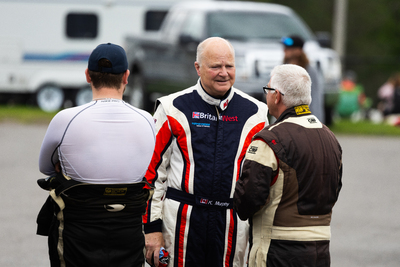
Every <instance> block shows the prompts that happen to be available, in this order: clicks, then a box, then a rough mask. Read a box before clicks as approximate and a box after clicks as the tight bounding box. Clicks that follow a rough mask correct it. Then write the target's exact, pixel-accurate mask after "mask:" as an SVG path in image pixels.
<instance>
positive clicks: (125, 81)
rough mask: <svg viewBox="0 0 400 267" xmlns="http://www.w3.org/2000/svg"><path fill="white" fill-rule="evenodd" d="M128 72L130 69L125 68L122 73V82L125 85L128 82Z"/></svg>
mask: <svg viewBox="0 0 400 267" xmlns="http://www.w3.org/2000/svg"><path fill="white" fill-rule="evenodd" d="M130 73H131V72H130V70H126V71H125V73H124V75H123V76H122V83H123V84H124V85H127V84H128V77H129V74H130Z"/></svg>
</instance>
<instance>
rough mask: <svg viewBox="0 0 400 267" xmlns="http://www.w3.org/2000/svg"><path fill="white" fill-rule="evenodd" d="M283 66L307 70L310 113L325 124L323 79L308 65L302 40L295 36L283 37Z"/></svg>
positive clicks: (317, 71) (318, 72) (318, 71)
mask: <svg viewBox="0 0 400 267" xmlns="http://www.w3.org/2000/svg"><path fill="white" fill-rule="evenodd" d="M282 43H283V46H284V53H285V56H284V59H283V63H284V64H295V65H299V66H300V67H303V68H304V69H306V70H307V72H308V74H309V75H310V77H311V81H312V84H311V99H312V101H311V104H310V109H311V112H312V113H313V114H314V115H315V116H316V117H317V118H318V119H319V120H320V121H321V122H322V123H325V110H324V85H323V84H324V82H323V80H324V78H323V76H322V74H321V71H320V70H319V69H316V68H314V67H313V66H311V65H310V61H309V59H308V57H307V55H306V54H305V53H304V50H303V46H304V40H303V39H302V38H301V37H300V36H297V35H292V36H289V37H283V38H282Z"/></svg>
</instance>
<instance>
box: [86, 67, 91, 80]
mask: <svg viewBox="0 0 400 267" xmlns="http://www.w3.org/2000/svg"><path fill="white" fill-rule="evenodd" d="M85 76H86V81H87V82H88V83H91V82H92V79H91V78H90V76H89V69H86V70H85Z"/></svg>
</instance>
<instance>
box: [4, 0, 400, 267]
mask: <svg viewBox="0 0 400 267" xmlns="http://www.w3.org/2000/svg"><path fill="white" fill-rule="evenodd" d="M182 1H184V0H182ZM187 1H189V0H187ZM254 1H257V0H254ZM117 2H118V3H123V4H124V5H127V6H129V8H127V7H125V8H121V9H118V10H117V9H116V10H115V13H114V14H112V15H107V16H105V17H104V16H103V17H101V19H100V20H98V21H97V20H96V19H95V18H93V17H92V16H91V13H90V12H89V13H88V11H91V10H93V8H92V7H93V6H95V5H96V6H100V5H101V6H103V7H106V9H107V8H110V9H112V8H111V7H113V6H114V4H115V3H117ZM176 2H180V1H179V0H171V1H169V0H154V1H153V0H151V1H148V0H104V1H101V0H68V1H67V0H0V22H1V23H0V84H7V83H8V84H10V87H9V88H6V87H4V86H3V87H1V88H2V89H1V90H0V148H1V153H0V201H1V203H2V205H1V208H0V266H5V267H14V266H16V267H20V266H33V267H36V266H38V267H39V266H48V259H47V244H46V239H45V238H44V237H40V236H37V235H35V230H36V229H35V228H36V224H35V220H36V215H37V212H38V211H39V209H40V207H41V205H42V203H43V202H44V200H45V198H46V197H47V192H45V191H43V190H41V189H40V188H39V187H38V186H37V185H36V180H37V179H39V178H43V175H42V174H41V173H40V172H39V170H38V165H37V164H38V154H39V149H40V145H41V141H42V140H43V137H44V134H45V132H46V129H47V125H48V123H49V122H50V120H51V118H52V117H53V116H54V115H55V114H56V112H57V111H58V108H56V109H54V106H53V107H50V109H53V110H51V111H49V110H48V111H43V109H40V108H39V107H38V99H37V96H38V94H37V92H31V93H27V92H24V91H22V90H20V91H18V90H15V91H12V90H14V89H15V88H14V87H13V86H15V85H16V83H17V82H21V83H22V84H24V83H25V84H26V81H27V79H28V78H26V79H25V78H23V79H19V78H18V76H16V75H10V73H11V72H12V71H15V72H16V73H17V72H21V71H25V67H24V68H22V67H20V66H19V65H18V64H19V62H22V61H23V60H25V61H28V62H29V64H30V65H29V66H28V67H27V69H30V70H32V69H33V70H40V69H41V67H42V66H43V65H42V64H41V63H39V62H38V59H39V60H43V59H46V60H49V61H53V62H56V61H57V60H68V62H69V63H68V64H69V65H70V67H71V66H74V67H75V66H78V70H77V68H69V67H61V68H59V69H57V68H53V69H51V71H47V73H46V75H48V76H50V77H55V75H56V72H57V71H59V72H57V73H61V74H62V77H64V81H65V82H71V80H72V79H73V78H74V79H75V77H78V78H77V79H78V80H79V79H80V81H79V84H78V83H77V84H78V85H77V86H78V87H77V88H79V90H75V91H73V90H71V89H70V88H67V89H66V91H65V93H66V96H68V98H67V100H68V101H66V100H65V99H62V103H61V104H60V108H67V107H70V106H74V105H77V104H79V103H82V102H80V101H83V102H84V101H87V99H88V98H89V100H90V97H91V96H90V95H89V96H88V95H87V94H86V93H87V92H88V91H87V89H88V88H87V87H85V85H86V84H85V81H84V69H85V68H86V66H87V57H88V55H89V53H90V51H91V50H92V49H93V48H94V47H95V46H96V45H97V44H99V43H101V42H105V41H106V39H107V38H106V36H104V35H103V34H102V33H101V31H103V30H106V31H107V32H108V34H117V33H118V31H116V30H115V29H121V28H122V27H126V24H128V25H131V30H132V31H133V32H135V34H143V33H144V32H145V31H146V32H151V33H154V32H156V31H157V30H158V28H159V27H160V25H161V23H162V21H163V19H164V18H165V15H166V14H167V12H168V10H169V8H170V7H171V5H172V4H173V3H176ZM242 2H246V1H242ZM258 2H264V3H276V4H281V5H284V6H288V7H290V8H292V9H293V10H294V11H295V12H296V13H297V14H298V15H299V16H300V17H301V18H302V19H303V20H304V21H305V22H306V24H308V26H309V27H310V29H311V30H312V32H313V33H314V34H315V35H316V36H317V37H318V38H319V40H320V41H323V40H325V42H323V44H324V45H325V46H327V47H331V48H333V49H334V50H335V51H336V53H337V54H338V55H339V57H340V59H341V74H342V75H341V76H342V79H341V81H340V82H341V88H340V91H341V92H342V93H343V95H344V96H346V95H347V97H345V99H352V101H353V100H354V99H355V102H356V104H355V105H353V104H354V101H353V102H352V103H350V102H345V104H344V105H343V106H342V107H343V109H339V107H337V108H336V109H335V111H334V112H335V114H334V121H333V123H332V124H331V125H330V126H329V127H330V128H331V129H332V131H333V132H334V133H335V134H336V135H337V136H338V139H339V141H340V143H341V144H342V147H343V151H344V153H343V162H344V174H343V189H342V192H341V196H340V197H339V201H338V203H337V205H336V206H335V208H334V214H333V218H332V242H331V253H332V266H334V267H339V266H340V267H342V266H345V267H347V266H348V267H352V266H363V267H365V266H371V267H372V266H399V262H400V253H399V251H400V242H398V240H399V238H400V236H399V235H400V231H399V225H400V213H399V207H398V203H399V201H400V194H398V192H397V188H398V186H399V181H400V180H399V179H398V174H399V172H400V166H399V164H398V161H399V153H398V151H399V148H400V138H398V137H399V136H400V127H394V125H400V120H399V119H398V115H397V114H399V113H400V110H397V111H396V109H393V107H394V104H393V99H394V98H395V92H396V90H394V85H395V84H396V83H397V81H396V79H397V78H396V73H399V72H400V26H399V25H400V1H399V0H379V1H374V0H367V1H362V0H325V1H320V0H302V1H299V0H276V1H268V0H265V1H258ZM27 3H30V4H32V3H37V4H40V5H41V6H40V7H38V8H31V7H30V6H28V4H27ZM87 3H90V5H92V7H91V8H90V9H89V7H90V6H88V5H86V4H87ZM55 4H57V5H61V6H62V5H64V6H62V7H61V8H59V9H57V11H53V12H51V13H50V14H52V15H53V16H52V17H54V18H58V21H59V23H67V22H71V25H69V26H71V27H72V28H71V29H72V31H66V29H64V28H57V27H56V26H57V25H58V24H57V25H56V24H55V23H52V22H51V20H50V19H47V17H45V13H44V12H43V10H44V9H42V8H45V6H52V5H55ZM67 5H68V10H69V11H68V12H71V13H72V16H68V14H69V13H68V12H67V11H66V6H67ZM71 5H73V7H71ZM132 5H133V7H132ZM11 6H14V7H13V8H14V9H8V8H11ZM115 6H118V5H115ZM143 6H149V7H150V8H151V12H150V13H147V15H149V16H144V14H146V12H144V11H143V9H141V7H143ZM15 7H17V8H15ZM10 10H13V11H10ZM97 10H98V12H102V11H101V10H102V9H101V8H100V7H99V8H98V9H97ZM132 10H135V11H134V12H139V13H132V12H133V11H132ZM82 13H83V14H85V16H86V15H89V16H88V17H89V20H90V21H91V23H103V24H101V25H103V26H101V27H100V28H99V32H97V30H96V31H95V33H94V34H95V35H92V36H91V35H85V34H86V32H85V31H80V30H82V27H80V26H79V25H81V24H79V23H78V24H74V22H75V21H76V19H78V20H79V19H81V17H80V16H79V15H80V14H82ZM76 15H78V16H76ZM67 17H68V18H69V19H70V20H69V19H64V18H67ZM149 17H150V18H151V20H148V21H147V20H146V18H149ZM49 18H50V17H49ZM117 18H119V19H117ZM122 18H123V19H122ZM30 21H32V22H34V23H30ZM104 23H105V24H104ZM89 24H90V23H89ZM89 24H87V23H85V25H89ZM35 25H36V26H35ZM59 25H64V24H59ZM104 25H106V26H104ZM107 25H108V26H107ZM111 25H114V26H115V25H117V26H116V27H117V28H115V27H111ZM89 26H90V25H89ZM118 27H120V28H118ZM22 29H24V34H26V35H27V36H28V37H29V38H27V39H28V40H29V39H30V40H32V41H34V42H33V44H32V45H23V44H22V43H19V42H18V41H16V39H13V38H12V37H10V36H14V37H15V36H18V35H21V31H22ZM86 30H91V28H90V27H88V29H86ZM58 35H59V36H63V37H60V39H59V40H64V41H65V38H69V39H71V40H69V45H82V46H84V51H85V53H81V54H77V53H73V52H76V51H74V50H73V49H72V46H71V47H67V48H68V49H67V50H66V51H69V52H70V53H61V52H59V51H57V48H59V47H61V46H62V43H52V40H53V38H54V37H56V36H58ZM65 36H67V37H65ZM68 36H69V37H68ZM94 36H97V37H94ZM124 37H125V36H114V37H113V38H115V39H114V40H116V41H115V42H116V43H121V44H122V43H124ZM80 38H83V39H86V40H90V42H83V41H82V40H80ZM60 42H61V41H60ZM33 47H42V52H43V53H41V54H39V55H38V54H36V55H33V54H30V55H29V53H28V55H25V57H22V56H21V55H20V54H19V53H20V52H21V51H22V50H27V51H29V50H31V51H32V49H33ZM43 47H46V48H45V49H44V51H43ZM47 52H52V55H53V56H52V57H48V53H47ZM191 60H193V61H194V58H191ZM193 69H194V68H193ZM70 70H71V72H68V71H70ZM31 76H32V75H30V76H29V75H28V76H26V77H30V78H32V77H31ZM33 76H35V75H33ZM37 76H39V75H37ZM40 76H41V77H44V76H45V75H40ZM399 79H400V78H399ZM82 80H83V82H82ZM388 81H389V83H387V82H388ZM193 83H194V82H193ZM49 85H51V86H47V87H44V88H45V89H46V90H43V92H44V94H43V95H42V100H44V101H45V100H46V99H47V97H48V95H49V94H48V93H50V95H51V94H54V93H55V98H54V95H53V97H52V99H53V100H54V99H56V100H57V99H58V97H59V96H60V94H59V91H58V90H57V87H56V86H54V84H49ZM383 85H386V86H383ZM387 85H393V86H387ZM382 86H383V87H382ZM397 86H398V87H399V88H400V82H398V84H397ZM4 88H5V89H9V90H5V89H4ZM382 88H383V89H382ZM3 89H4V90H3ZM41 89H43V87H42V88H41ZM81 89H82V90H81ZM380 89H382V90H381V93H379V91H380ZM260 90H261V88H260ZM5 91H7V92H5ZM78 92H81V94H78ZM378 96H380V97H378ZM385 98H387V99H389V101H392V102H391V104H392V107H390V108H391V111H388V110H385V108H387V107H386V106H385V104H386V103H385ZM59 100H60V99H59ZM60 101H61V100H60ZM50 104H51V103H50ZM349 107H350V108H349ZM385 112H386V113H385ZM392 112H394V114H395V115H394V116H391V115H393V114H392ZM339 113H341V114H342V115H340V114H339ZM383 119H386V120H383Z"/></svg>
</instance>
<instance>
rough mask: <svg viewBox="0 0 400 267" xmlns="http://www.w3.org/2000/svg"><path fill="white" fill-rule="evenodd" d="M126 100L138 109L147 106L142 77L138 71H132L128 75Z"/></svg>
mask: <svg viewBox="0 0 400 267" xmlns="http://www.w3.org/2000/svg"><path fill="white" fill-rule="evenodd" d="M127 89H128V90H129V91H128V94H127V102H128V103H129V104H131V105H132V106H134V107H137V108H140V109H146V108H147V98H146V93H145V89H144V84H143V78H142V76H140V74H139V73H133V74H132V75H131V76H130V79H129V83H128V88H127Z"/></svg>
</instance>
